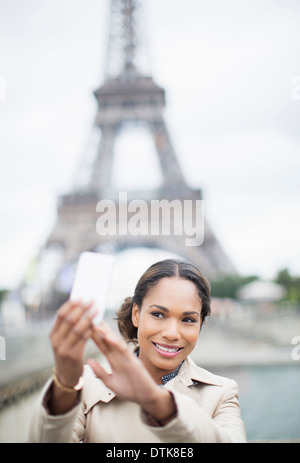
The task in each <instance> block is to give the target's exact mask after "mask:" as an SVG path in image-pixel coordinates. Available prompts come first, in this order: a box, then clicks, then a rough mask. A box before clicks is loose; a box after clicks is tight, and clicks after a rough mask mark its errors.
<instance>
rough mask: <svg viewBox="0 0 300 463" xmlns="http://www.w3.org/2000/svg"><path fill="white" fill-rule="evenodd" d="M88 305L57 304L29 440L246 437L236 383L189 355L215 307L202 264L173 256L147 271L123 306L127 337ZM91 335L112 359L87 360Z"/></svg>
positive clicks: (123, 329)
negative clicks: (50, 359)
mask: <svg viewBox="0 0 300 463" xmlns="http://www.w3.org/2000/svg"><path fill="white" fill-rule="evenodd" d="M90 307H91V305H82V304H80V302H71V301H67V302H66V303H65V304H64V305H63V306H62V307H61V308H60V310H59V312H58V317H57V320H56V322H55V325H54V327H53V330H52V332H51V336H50V337H51V342H52V347H53V351H54V356H55V370H54V376H53V379H52V380H49V381H48V383H47V384H46V386H45V388H44V390H43V392H42V395H41V399H40V401H39V403H38V404H37V408H36V410H35V413H34V416H33V419H32V423H31V428H30V439H29V440H30V441H32V442H107V443H108V442H109V443H111V442H114V443H121V442H153V443H155V442H190V443H191V442H195V443H197V442H245V441H246V437H245V431H244V425H243V422H242V420H241V416H240V408H239V403H238V390H237V384H236V383H235V382H234V381H233V380H229V379H226V378H223V377H220V376H215V375H213V374H211V373H209V372H208V371H206V370H204V369H202V368H199V367H198V366H196V365H195V364H194V362H193V361H192V360H191V358H190V357H189V354H190V353H191V352H192V350H193V349H194V347H195V345H196V342H197V338H198V335H199V333H200V330H201V326H202V324H203V323H204V321H205V318H206V316H208V315H209V314H210V290H209V285H208V283H207V281H206V280H205V278H204V277H203V275H202V274H201V273H200V272H199V271H198V270H197V268H195V267H194V266H193V265H192V264H190V263H187V262H182V261H178V260H174V259H167V260H163V261H161V262H158V263H156V264H154V265H152V266H151V267H150V268H149V269H148V270H147V271H146V272H145V273H144V275H142V277H141V278H140V280H139V282H138V284H137V286H136V289H135V292H134V296H133V298H127V299H126V300H125V302H124V303H123V305H122V307H121V309H120V310H119V312H118V325H119V330H120V332H121V334H122V336H123V338H124V339H125V341H126V342H124V341H123V340H122V339H121V338H119V337H118V336H117V335H116V334H115V333H114V332H113V331H112V330H111V329H110V328H109V327H108V326H106V324H104V323H101V324H99V325H97V326H94V325H93V324H92V319H93V317H94V316H95V313H91V311H90ZM90 337H92V339H93V340H94V342H95V343H96V345H97V346H98V347H99V350H100V351H101V352H102V353H103V355H104V356H105V357H106V359H107V361H108V366H106V367H105V366H104V365H100V364H99V363H98V362H96V361H95V360H93V359H91V360H89V361H88V365H87V366H85V367H83V356H84V347H85V344H86V342H87V340H88V339H89V338H90ZM132 344H133V345H135V349H134V348H131V347H130V345H132ZM136 345H137V346H138V347H136ZM81 375H82V377H83V378H81ZM79 379H83V385H82V381H81V380H80V381H79Z"/></svg>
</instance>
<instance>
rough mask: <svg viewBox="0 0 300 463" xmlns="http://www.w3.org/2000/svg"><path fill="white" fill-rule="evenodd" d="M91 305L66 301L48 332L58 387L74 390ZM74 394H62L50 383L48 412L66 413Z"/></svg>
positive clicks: (89, 324)
mask: <svg viewBox="0 0 300 463" xmlns="http://www.w3.org/2000/svg"><path fill="white" fill-rule="evenodd" d="M91 306H92V303H89V304H81V302H80V301H75V302H74V301H70V300H68V301H67V302H66V303H65V304H63V305H62V306H61V308H60V309H59V311H58V315H57V318H56V322H55V324H54V326H53V329H52V331H51V333H50V339H51V344H52V349H53V352H54V357H55V365H56V376H57V377H58V379H59V381H60V383H61V384H63V385H64V386H66V387H68V388H72V387H74V386H75V385H76V384H77V383H78V380H79V378H80V376H81V375H82V371H83V361H84V348H85V345H86V342H87V340H88V339H89V338H90V337H91V334H92V331H93V325H92V319H93V318H94V316H95V314H96V312H95V311H91V310H90V309H91ZM76 397H77V393H76V391H74V393H69V392H65V391H63V390H62V389H60V388H59V387H57V386H56V384H53V391H52V396H51V404H50V409H51V412H52V413H53V414H61V413H65V412H66V411H68V410H69V409H71V408H72V406H73V405H74V403H75V401H76Z"/></svg>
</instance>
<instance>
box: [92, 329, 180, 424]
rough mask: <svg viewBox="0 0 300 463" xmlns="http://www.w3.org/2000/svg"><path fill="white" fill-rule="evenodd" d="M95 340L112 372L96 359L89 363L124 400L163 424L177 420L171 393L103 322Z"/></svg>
mask: <svg viewBox="0 0 300 463" xmlns="http://www.w3.org/2000/svg"><path fill="white" fill-rule="evenodd" d="M92 338H93V340H94V341H95V343H96V345H97V346H98V347H99V349H100V351H101V352H102V353H103V354H104V355H105V357H106V358H107V360H108V362H109V364H110V367H111V370H112V372H111V373H107V372H106V370H105V369H104V368H103V367H102V366H101V365H99V363H98V362H96V361H95V360H89V361H88V364H89V365H90V366H91V368H92V369H93V371H94V373H95V374H96V376H97V377H98V378H100V379H101V380H102V381H103V382H104V384H105V385H106V386H107V387H108V388H109V389H111V390H112V391H113V392H115V393H116V394H117V396H118V397H119V398H120V399H123V400H129V401H132V402H135V403H137V404H139V405H140V406H141V407H142V408H143V410H145V411H146V412H147V413H149V414H151V415H152V416H153V417H154V418H156V419H157V420H159V421H161V422H162V423H163V424H166V422H168V421H169V417H171V416H172V418H173V415H175V412H176V407H175V404H174V401H173V398H172V396H171V394H170V393H169V392H168V391H167V390H166V389H164V388H161V387H159V386H158V385H157V384H156V383H155V381H154V379H153V378H152V376H151V375H150V373H149V372H148V371H147V369H146V368H145V367H144V365H143V364H142V362H141V360H140V359H139V358H138V357H136V355H134V354H133V353H132V352H131V351H130V350H129V349H128V347H127V345H126V343H125V342H124V341H123V340H122V339H121V338H120V337H118V336H117V335H116V334H115V333H114V332H113V331H112V330H111V329H110V328H109V327H108V326H107V325H106V324H104V323H100V324H99V325H97V326H95V327H94V330H93V335H92Z"/></svg>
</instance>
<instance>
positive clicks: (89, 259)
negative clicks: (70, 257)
mask: <svg viewBox="0 0 300 463" xmlns="http://www.w3.org/2000/svg"><path fill="white" fill-rule="evenodd" d="M114 263H115V257H114V256H112V255H109V254H100V253H97V252H83V253H82V254H81V255H80V257H79V261H78V265H77V269H76V274H75V279H74V283H73V287H72V291H71V295H70V299H71V300H78V299H81V300H82V302H84V303H87V302H91V301H94V304H93V308H95V309H96V310H97V312H98V313H97V315H96V316H95V318H94V319H93V323H94V324H97V323H100V322H101V321H102V320H103V317H104V314H105V309H106V304H107V296H108V292H109V289H110V284H111V277H112V273H113V268H114Z"/></svg>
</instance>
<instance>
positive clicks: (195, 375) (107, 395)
mask: <svg viewBox="0 0 300 463" xmlns="http://www.w3.org/2000/svg"><path fill="white" fill-rule="evenodd" d="M104 367H105V368H106V369H107V370H108V371H109V367H108V366H104ZM83 376H84V388H83V391H82V402H83V404H84V409H85V410H84V413H88V412H89V410H90V409H91V408H92V407H93V406H94V405H95V404H96V403H98V402H104V403H108V402H110V401H111V400H112V399H113V398H114V397H116V394H115V393H114V392H113V391H112V390H111V389H109V388H108V387H106V386H105V385H104V383H103V382H102V381H101V380H100V379H98V378H97V377H96V376H95V374H94V373H93V371H92V369H91V368H90V367H89V366H88V365H85V367H84V375H83ZM177 381H179V382H180V383H182V384H183V385H184V386H186V387H188V388H189V387H191V386H193V385H194V384H195V381H196V382H198V383H204V384H209V385H213V386H222V385H223V384H224V380H223V378H222V377H221V376H216V375H214V374H212V373H210V372H209V371H207V370H204V369H203V368H200V367H198V366H197V365H196V364H195V363H194V361H193V360H192V359H191V358H190V357H188V358H187V359H186V360H185V361H184V362H183V364H182V365H181V368H180V370H179V372H178V374H177V376H175V378H173V379H171V380H170V381H169V382H168V383H167V387H168V388H169V386H170V388H172V386H173V385H175V384H176V382H177Z"/></svg>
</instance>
